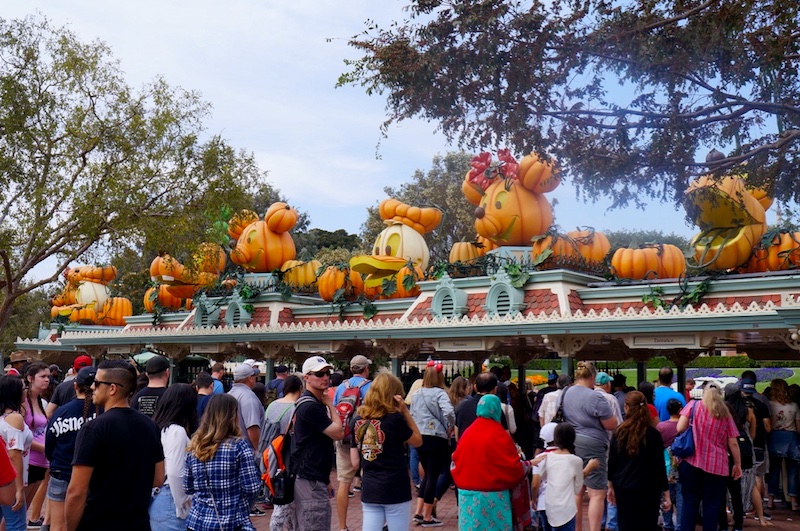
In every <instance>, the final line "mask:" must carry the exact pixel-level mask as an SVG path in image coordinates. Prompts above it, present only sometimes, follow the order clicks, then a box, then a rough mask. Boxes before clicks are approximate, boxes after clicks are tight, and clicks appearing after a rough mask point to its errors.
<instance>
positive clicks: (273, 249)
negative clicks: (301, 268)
mask: <svg viewBox="0 0 800 531" xmlns="http://www.w3.org/2000/svg"><path fill="white" fill-rule="evenodd" d="M294 257H295V247H294V240H292V236H291V235H290V234H289V233H288V232H282V233H280V234H278V233H276V232H274V231H272V230H269V228H268V227H267V222H266V221H256V222H255V223H251V224H250V225H248V226H247V228H245V229H244V231H243V232H242V235H241V236H240V237H239V242H238V244H237V245H236V248H235V249H233V250H231V260H232V261H233V262H234V263H235V264H239V265H241V266H242V267H244V268H245V269H246V270H248V271H252V272H256V273H266V272H269V271H274V270H275V269H278V268H280V267H281V266H282V265H283V264H284V263H285V262H286V261H287V260H293V259H294Z"/></svg>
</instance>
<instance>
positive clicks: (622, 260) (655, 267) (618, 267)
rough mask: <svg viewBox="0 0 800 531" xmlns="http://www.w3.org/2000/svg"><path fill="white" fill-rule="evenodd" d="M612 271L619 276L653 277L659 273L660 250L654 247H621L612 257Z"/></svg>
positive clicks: (637, 278)
mask: <svg viewBox="0 0 800 531" xmlns="http://www.w3.org/2000/svg"><path fill="white" fill-rule="evenodd" d="M611 271H612V272H613V274H614V275H616V276H617V277H618V278H630V279H633V280H643V279H645V280H646V279H652V278H654V277H656V276H657V275H658V273H659V260H658V251H657V250H656V249H655V248H653V247H649V248H645V249H630V248H625V247H623V248H620V249H617V250H616V251H615V252H614V256H612V257H611Z"/></svg>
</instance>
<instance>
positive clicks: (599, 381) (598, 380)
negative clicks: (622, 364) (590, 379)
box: [594, 371, 611, 385]
mask: <svg viewBox="0 0 800 531" xmlns="http://www.w3.org/2000/svg"><path fill="white" fill-rule="evenodd" d="M610 381H611V376H609V375H608V373H606V372H602V371H601V372H598V373H597V376H595V378H594V383H595V385H606V384H607V383H609V382H610Z"/></svg>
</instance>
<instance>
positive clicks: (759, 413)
mask: <svg viewBox="0 0 800 531" xmlns="http://www.w3.org/2000/svg"><path fill="white" fill-rule="evenodd" d="M746 401H747V406H748V407H751V408H753V414H754V415H755V416H756V437H755V439H753V447H754V448H766V447H767V430H766V429H765V428H764V419H768V418H770V413H769V408H768V407H767V406H765V405H764V403H763V402H761V401H760V400H755V399H753V398H752V397H750V398H747V399H746Z"/></svg>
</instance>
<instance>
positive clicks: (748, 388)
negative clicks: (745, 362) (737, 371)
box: [739, 378, 756, 395]
mask: <svg viewBox="0 0 800 531" xmlns="http://www.w3.org/2000/svg"><path fill="white" fill-rule="evenodd" d="M739 389H741V391H742V392H743V393H744V394H746V395H752V394H753V393H755V392H756V381H755V380H753V379H752V378H742V381H741V382H739Z"/></svg>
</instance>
